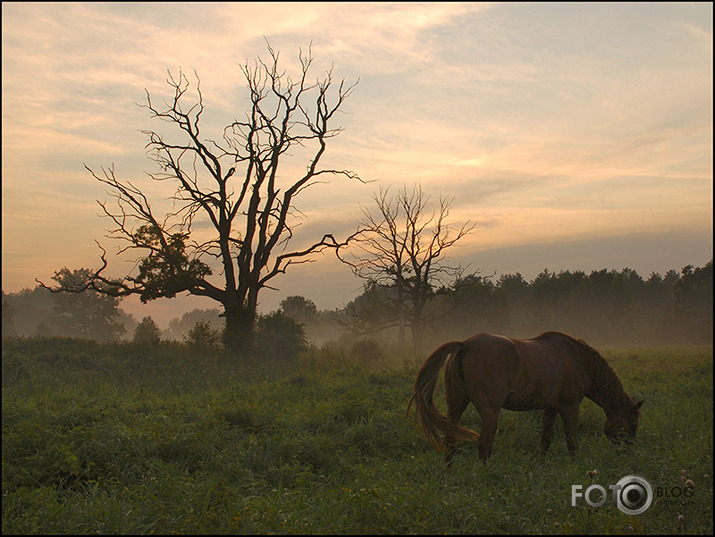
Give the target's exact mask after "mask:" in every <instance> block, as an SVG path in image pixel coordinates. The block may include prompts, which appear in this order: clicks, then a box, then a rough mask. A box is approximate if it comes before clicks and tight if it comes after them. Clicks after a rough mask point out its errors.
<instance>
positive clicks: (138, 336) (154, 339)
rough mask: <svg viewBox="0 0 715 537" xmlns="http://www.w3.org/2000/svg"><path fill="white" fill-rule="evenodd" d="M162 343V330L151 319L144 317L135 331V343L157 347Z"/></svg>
mask: <svg viewBox="0 0 715 537" xmlns="http://www.w3.org/2000/svg"><path fill="white" fill-rule="evenodd" d="M159 341H161V330H159V326H158V325H157V324H156V323H155V322H154V319H152V318H151V317H144V318H143V319H142V322H141V323H139V326H137V328H136V330H135V331H134V343H149V344H151V345H156V344H157V343H159Z"/></svg>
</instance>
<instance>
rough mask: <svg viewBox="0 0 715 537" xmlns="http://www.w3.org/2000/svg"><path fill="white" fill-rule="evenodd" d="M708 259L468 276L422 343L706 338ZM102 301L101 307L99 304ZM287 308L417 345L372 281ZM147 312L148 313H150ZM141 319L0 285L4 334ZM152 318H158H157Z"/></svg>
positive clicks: (113, 332) (105, 334) (175, 333)
mask: <svg viewBox="0 0 715 537" xmlns="http://www.w3.org/2000/svg"><path fill="white" fill-rule="evenodd" d="M712 297H713V293H712V262H710V263H708V264H706V265H705V266H703V267H692V266H688V267H684V268H682V269H681V270H679V271H676V270H671V271H668V272H667V273H666V274H664V275H660V274H656V273H652V274H651V275H650V276H649V277H648V278H647V279H644V278H643V277H642V276H640V275H639V274H638V273H637V272H635V271H632V270H629V269H625V270H622V271H615V270H605V269H604V270H601V271H592V272H591V273H590V274H586V273H585V272H583V271H573V272H572V271H561V272H558V273H556V272H550V271H548V270H544V271H543V272H542V273H541V274H539V275H538V276H537V277H536V278H534V279H533V280H531V281H526V280H525V279H524V278H523V277H522V276H521V275H520V274H518V273H517V274H509V275H501V276H500V277H495V276H492V277H484V276H479V275H472V276H470V277H468V278H466V279H464V280H463V281H458V282H453V285H452V286H451V287H449V288H441V289H435V290H434V292H433V293H432V295H431V296H430V300H429V304H428V307H427V308H426V312H425V315H424V316H425V325H424V328H423V331H424V344H423V345H422V346H421V348H420V349H417V350H418V352H422V353H425V352H427V351H429V350H430V348H431V347H435V346H437V345H439V344H440V343H442V342H444V341H448V340H453V339H466V338H467V337H469V336H471V335H474V334H476V333H479V332H494V333H499V334H502V335H507V336H513V337H521V338H527V337H534V336H536V335H538V334H540V333H542V332H545V331H549V330H556V331H563V332H566V333H568V334H571V335H574V336H575V337H579V338H583V339H585V340H586V341H589V342H590V343H592V344H599V345H644V344H645V345H649V344H652V345H661V344H710V343H711V342H712V337H713V333H712V326H713V324H712V311H713V309H712ZM102 308H104V309H102ZM220 313H221V310H220V309H219V308H210V307H209V308H203V309H195V310H192V311H190V312H187V313H185V314H183V315H182V316H180V317H176V318H174V319H172V320H171V321H170V322H169V323H168V326H166V327H164V328H163V329H160V328H159V326H158V325H157V331H158V332H157V333H158V337H160V339H162V340H174V341H180V342H181V341H185V340H186V338H187V335H188V334H189V332H190V331H191V330H192V329H193V328H194V327H195V326H196V325H197V323H199V324H202V323H205V324H206V325H207V326H208V327H210V328H211V329H212V330H213V331H215V332H220V331H221V330H222V329H223V319H222V318H221V317H220ZM276 314H283V315H285V316H287V317H289V318H291V319H292V320H294V321H295V322H296V323H297V324H298V325H299V326H300V327H301V329H302V330H303V332H304V337H305V340H306V342H307V343H308V344H311V345H313V346H317V347H320V346H322V345H324V344H325V343H326V342H329V341H333V342H335V343H339V344H341V345H344V346H348V347H349V346H350V345H353V344H354V343H355V342H357V341H360V340H370V341H372V342H374V343H375V344H377V345H379V346H381V347H384V348H385V349H395V348H400V347H403V348H412V349H413V350H416V349H415V348H414V346H413V345H412V343H414V340H413V339H412V338H411V332H412V331H411V326H410V322H409V320H407V321H405V322H404V323H403V324H404V331H405V332H406V337H405V338H404V340H403V344H402V345H399V343H400V340H399V311H398V309H397V306H396V302H395V290H394V288H391V287H389V286H382V287H381V286H377V285H372V286H370V285H366V286H365V287H364V289H363V291H362V292H361V293H360V294H358V295H357V296H355V298H354V299H353V300H351V301H350V302H349V303H348V304H347V305H346V306H345V307H344V308H341V309H336V310H318V309H317V307H316V306H315V304H314V303H313V301H312V300H310V297H303V296H297V295H293V296H289V297H288V298H287V299H284V300H283V301H282V302H281V306H280V307H279V308H278V309H277V310H276V311H274V312H270V313H268V314H265V315H264V317H266V316H268V317H270V316H271V315H276ZM149 319H151V318H149ZM141 321H142V319H136V318H134V317H133V316H131V315H129V314H127V313H125V312H124V311H123V310H122V308H121V302H120V301H118V300H116V299H111V298H109V297H99V296H95V297H94V298H91V297H78V296H76V295H74V296H73V295H72V294H68V293H59V294H53V293H50V292H49V291H47V290H46V289H43V288H41V287H39V286H38V287H36V288H35V289H33V290H30V289H26V290H24V291H22V292H20V293H10V294H5V293H3V332H2V333H3V338H5V337H12V336H23V337H30V336H47V337H49V336H55V335H60V336H68V337H82V338H87V339H93V340H96V341H109V342H111V341H122V340H125V341H131V340H133V339H134V338H135V335H136V331H137V327H138V326H139V323H140V322H141ZM152 322H153V320H152Z"/></svg>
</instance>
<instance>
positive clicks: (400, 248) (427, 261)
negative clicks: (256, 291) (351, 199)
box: [337, 186, 474, 350]
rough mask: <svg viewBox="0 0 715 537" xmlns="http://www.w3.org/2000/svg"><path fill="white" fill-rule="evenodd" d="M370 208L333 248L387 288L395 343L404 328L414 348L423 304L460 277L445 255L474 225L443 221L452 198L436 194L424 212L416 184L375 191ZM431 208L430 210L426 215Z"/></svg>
mask: <svg viewBox="0 0 715 537" xmlns="http://www.w3.org/2000/svg"><path fill="white" fill-rule="evenodd" d="M373 199H374V201H375V205H374V207H372V208H370V207H364V208H363V218H362V221H361V223H360V226H359V228H358V230H357V231H356V232H355V233H354V234H353V235H352V236H351V237H350V238H349V239H348V241H347V242H346V243H344V244H342V245H340V247H339V248H338V249H337V254H338V257H339V258H340V260H341V261H343V262H344V263H346V264H347V265H349V266H350V267H351V269H352V271H353V273H354V274H355V275H356V276H358V277H359V278H362V279H364V280H367V281H368V282H369V283H370V285H377V286H382V287H385V288H390V289H391V291H392V301H393V305H394V308H395V310H396V313H397V317H398V318H397V320H396V321H395V323H394V324H395V325H396V326H398V327H399V329H400V330H399V337H400V343H401V344H404V327H405V325H407V326H409V327H410V331H411V333H412V341H413V345H414V347H415V349H416V350H420V349H421V346H422V334H423V330H424V325H425V315H424V313H425V306H426V305H427V304H428V302H429V301H430V299H431V298H432V297H433V296H434V293H435V289H436V288H437V287H439V286H441V287H445V286H446V285H447V283H448V282H447V280H449V279H452V278H454V277H456V276H458V275H460V274H461V272H462V269H461V267H458V266H457V267H453V266H450V265H447V264H446V251H447V250H448V249H449V248H450V247H452V246H453V245H454V244H455V243H457V242H458V241H459V240H460V239H462V238H463V237H464V236H465V235H466V234H468V233H469V232H470V231H471V230H472V229H473V228H474V224H472V223H470V222H466V223H465V224H463V225H461V226H459V227H454V226H451V225H450V224H448V222H447V219H448V216H449V210H450V207H451V205H452V201H453V200H452V199H450V198H446V197H443V196H439V198H438V200H437V203H436V207H435V208H434V209H432V210H431V209H430V197H429V196H425V194H424V192H423V191H422V188H421V186H414V187H413V188H412V189H411V190H408V189H407V187H406V186H403V188H402V189H401V190H400V191H399V192H397V193H396V194H394V195H391V194H390V192H389V189H380V190H379V192H378V193H376V194H375V196H374V198H373ZM430 210H431V212H430Z"/></svg>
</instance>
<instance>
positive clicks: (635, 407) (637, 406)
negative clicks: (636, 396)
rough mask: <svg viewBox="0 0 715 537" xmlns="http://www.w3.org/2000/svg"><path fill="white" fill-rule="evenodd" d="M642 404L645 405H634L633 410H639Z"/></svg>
mask: <svg viewBox="0 0 715 537" xmlns="http://www.w3.org/2000/svg"><path fill="white" fill-rule="evenodd" d="M642 404H643V401H638V402H637V403H636V404H635V405H633V410H638V409H639V408H640V407H641V405H642Z"/></svg>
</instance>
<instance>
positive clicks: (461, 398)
mask: <svg viewBox="0 0 715 537" xmlns="http://www.w3.org/2000/svg"><path fill="white" fill-rule="evenodd" d="M448 365H449V364H448ZM445 373H446V374H445V378H444V391H445V396H446V399H447V419H449V420H450V421H452V422H454V423H455V424H457V425H458V424H459V420H460V419H461V417H462V414H463V413H464V410H465V409H466V408H467V406H468V405H469V397H468V396H467V392H466V390H465V389H464V382H463V380H462V377H461V375H459V374H457V375H455V374H452V373H454V371H452V370H451V368H449V369H448V370H447V371H445ZM444 444H445V448H446V450H447V453H446V455H445V457H444V461H445V462H446V463H447V466H448V467H450V466H452V457H453V456H454V451H455V449H454V446H455V438H454V435H453V434H449V433H447V434H445V435H444Z"/></svg>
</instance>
